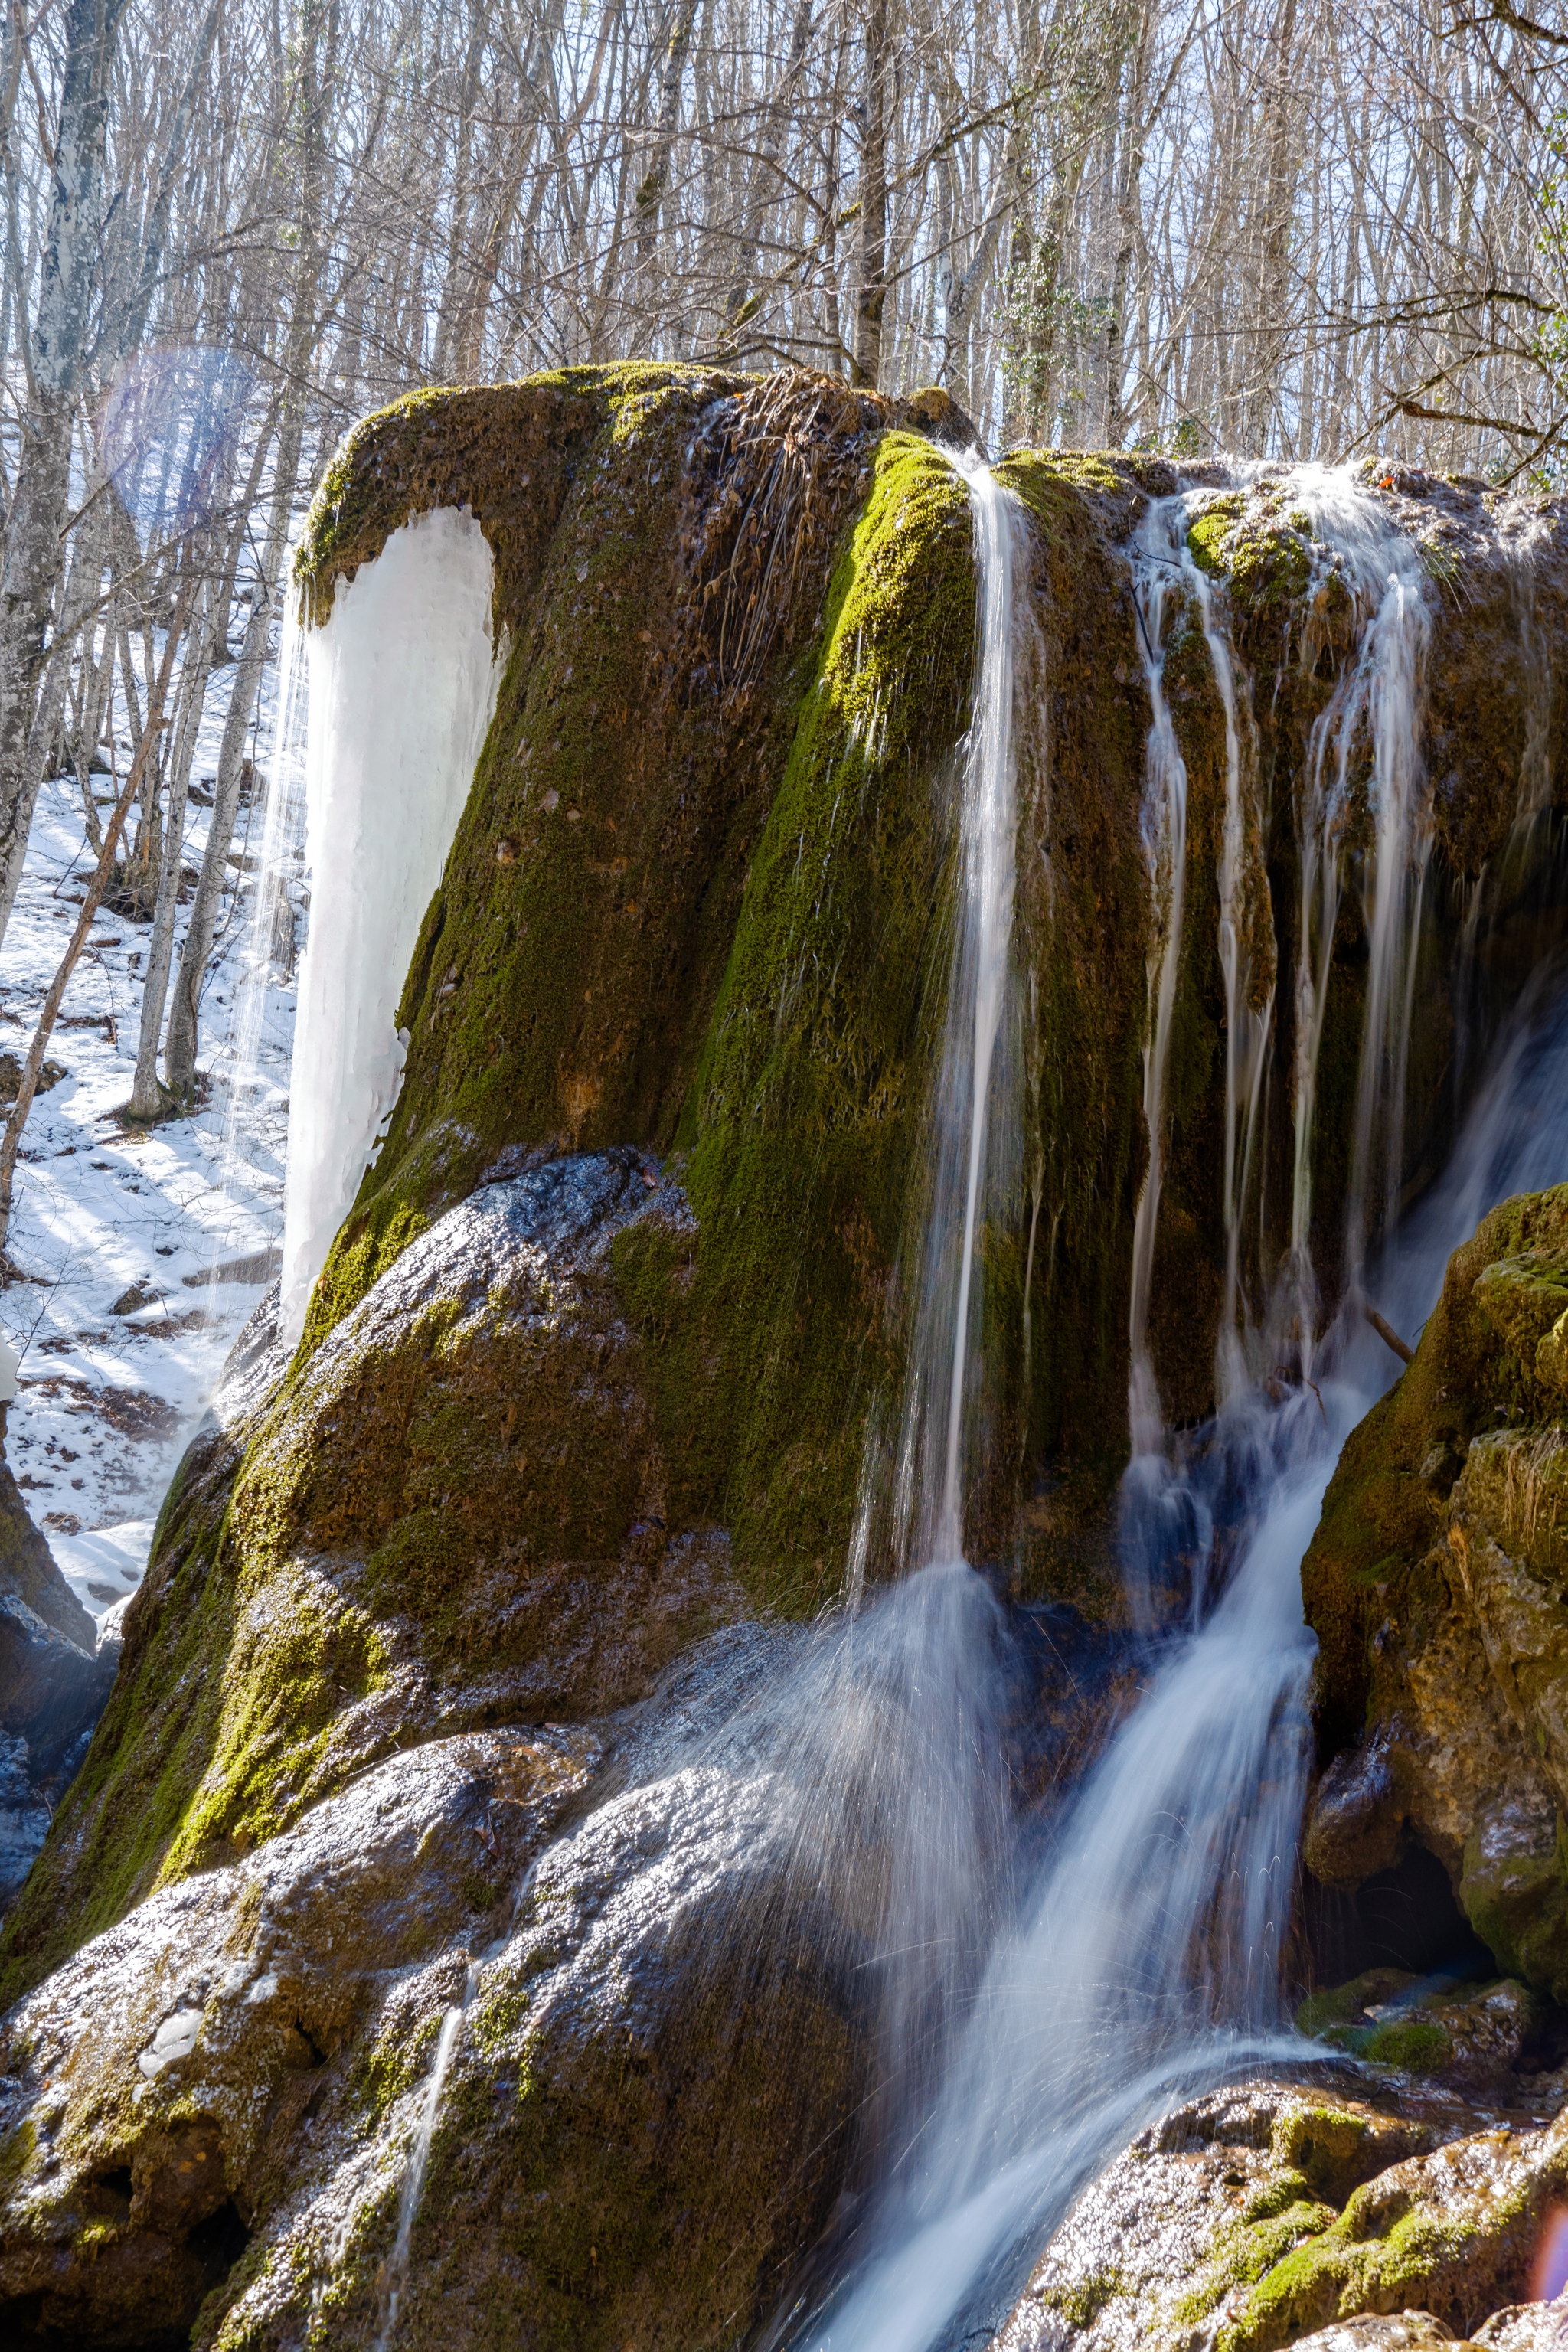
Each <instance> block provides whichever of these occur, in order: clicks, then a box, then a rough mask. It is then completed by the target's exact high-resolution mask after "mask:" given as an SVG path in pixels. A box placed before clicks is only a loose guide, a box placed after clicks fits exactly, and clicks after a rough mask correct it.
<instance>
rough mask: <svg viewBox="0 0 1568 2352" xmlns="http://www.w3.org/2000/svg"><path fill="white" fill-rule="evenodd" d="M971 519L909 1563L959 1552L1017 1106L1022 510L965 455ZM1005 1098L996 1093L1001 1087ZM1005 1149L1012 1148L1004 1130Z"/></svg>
mask: <svg viewBox="0 0 1568 2352" xmlns="http://www.w3.org/2000/svg"><path fill="white" fill-rule="evenodd" d="M955 463H958V464H959V465H960V467H961V470H962V471H963V474H964V478H965V480H966V481H967V484H968V488H969V500H970V509H971V513H972V515H973V530H974V558H975V575H976V597H975V617H976V623H977V630H976V636H977V646H978V664H977V670H976V680H975V690H974V708H973V713H972V715H971V719H970V725H969V732H968V736H967V739H966V741H965V744H964V751H963V792H962V797H961V801H960V808H959V839H958V888H957V908H956V918H957V919H956V922H955V926H954V931H953V947H952V969H951V973H950V978H949V983H948V993H947V1011H946V1020H945V1025H944V1034H943V1042H942V1056H941V1061H940V1063H939V1066H938V1077H937V1082H936V1093H935V1099H934V1101H933V1104H932V1114H933V1115H932V1119H931V1134H932V1162H933V1165H932V1181H931V1204H930V1209H929V1213H928V1214H927V1217H926V1220H925V1225H924V1230H923V1233H922V1234H921V1268H920V1275H919V1289H918V1293H917V1296H918V1298H919V1310H918V1317H917V1322H916V1329H915V1337H914V1343H913V1345H912V1346H911V1348H910V1357H909V1370H908V1376H907V1381H906V1387H905V1394H904V1402H903V1412H902V1418H901V1423H900V1434H899V1443H898V1452H897V1457H896V1484H895V1496H894V1518H895V1549H896V1553H897V1556H898V1557H899V1559H900V1560H901V1561H902V1562H904V1563H905V1564H906V1565H908V1566H910V1567H913V1568H920V1567H923V1566H925V1565H926V1564H927V1563H928V1562H930V1561H932V1560H960V1559H963V1425H964V1410H965V1405H966V1402H967V1401H968V1381H967V1377H966V1376H967V1372H968V1369H969V1362H970V1350H971V1339H972V1335H973V1331H974V1330H975V1328H976V1327H977V1325H978V1323H979V1320H980V1314H981V1305H982V1302H981V1299H980V1297H979V1284H978V1281H977V1276H976V1263H975V1244H976V1239H977V1235H978V1232H979V1226H980V1223H981V1220H982V1218H983V1216H984V1209H985V1196H986V1181H985V1180H986V1174H987V1165H988V1159H989V1158H991V1157H992V1156H994V1155H993V1152H992V1150H991V1147H993V1146H994V1145H995V1144H996V1143H997V1141H998V1140H999V1138H998V1135H997V1129H998V1128H999V1127H1000V1128H1003V1129H1005V1128H1007V1127H1008V1126H1009V1125H1010V1124H1011V1123H1012V1122H1013V1120H1015V1119H1016V1103H1014V1102H1012V1101H1011V1099H1010V1088H1009V1087H1008V1084H1007V1078H1008V1074H1007V1073H1005V1072H1004V1073H1002V1083H1001V1086H1000V1087H999V1088H998V1087H995V1086H994V1078H995V1077H996V1076H997V1073H996V1070H995V1061H996V1048H997V1041H998V1037H999V1035H1000V1033H1001V1028H1002V1018H1003V1011H1004V1006H1005V998H1006V992H1007V978H1008V956H1009V949H1010V945H1011V940H1012V933H1013V896H1014V867H1015V845H1016V835H1017V822H1018V816H1017V801H1016V758H1015V746H1014V701H1015V687H1014V680H1015V663H1014V658H1013V653H1014V628H1015V615H1014V574H1015V569H1016V552H1017V542H1018V540H1019V535H1020V533H1021V530H1022V523H1021V520H1020V516H1019V512H1018V509H1017V508H1016V504H1015V501H1014V500H1013V499H1012V498H1011V497H1010V495H1009V494H1008V492H1007V491H1006V490H1005V488H1003V486H1002V485H1001V484H1000V483H999V482H998V481H997V480H996V478H995V477H994V474H993V473H992V472H991V470H990V468H989V467H986V466H983V465H979V464H971V463H968V462H966V461H963V460H962V459H959V460H955ZM997 1092H1000V1094H1001V1095H1002V1097H1003V1099H1002V1100H1001V1101H1000V1103H994V1101H993V1097H994V1094H995V1093H997ZM1003 1141H1004V1149H1005V1139H1003Z"/></svg>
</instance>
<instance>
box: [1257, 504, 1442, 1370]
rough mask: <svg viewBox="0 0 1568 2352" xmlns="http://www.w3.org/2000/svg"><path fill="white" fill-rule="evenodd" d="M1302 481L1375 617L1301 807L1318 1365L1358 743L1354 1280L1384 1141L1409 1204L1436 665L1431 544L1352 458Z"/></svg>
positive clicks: (1296, 1202) (1299, 1118)
mask: <svg viewBox="0 0 1568 2352" xmlns="http://www.w3.org/2000/svg"><path fill="white" fill-rule="evenodd" d="M1287 488H1288V491H1289V495H1290V496H1291V497H1292V498H1293V499H1296V500H1298V501H1299V502H1300V505H1302V506H1303V507H1304V508H1305V509H1306V510H1307V512H1308V514H1309V515H1310V517H1311V519H1312V525H1313V530H1314V533H1315V535H1316V537H1317V538H1318V539H1319V540H1320V541H1324V542H1327V543H1328V544H1329V545H1330V546H1331V548H1332V550H1333V563H1334V568H1335V570H1336V571H1337V572H1338V574H1339V576H1340V578H1341V579H1342V581H1343V582H1344V583H1345V585H1346V586H1347V587H1348V589H1349V590H1350V592H1351V593H1352V596H1353V597H1354V599H1355V602H1356V604H1357V607H1358V609H1359V611H1360V613H1361V614H1362V615H1363V625H1362V630H1361V638H1360V647H1359V651H1358V653H1357V656H1356V658H1355V659H1354V661H1353V662H1352V664H1351V665H1350V666H1349V667H1347V668H1346V669H1345V670H1344V672H1343V673H1342V676H1341V678H1340V680H1339V683H1338V685H1337V687H1336V688H1335V690H1334V693H1333V695H1332V696H1331V699H1330V701H1329V704H1328V707H1327V709H1325V710H1324V711H1323V713H1322V714H1321V717H1320V719H1318V721H1317V723H1316V725H1315V727H1314V728H1313V730H1312V736H1311V740H1310V747H1309V766H1308V789H1307V792H1306V793H1305V795H1304V796H1303V799H1302V803H1301V808H1300V842H1299V846H1300V870H1301V898H1300V941H1301V953H1300V958H1299V962H1298V974H1297V992H1296V1070H1295V1122H1296V1133H1295V1160H1294V1169H1293V1176H1292V1190H1291V1203H1290V1251H1291V1268H1292V1286H1293V1291H1294V1298H1293V1305H1294V1308H1295V1315H1296V1321H1297V1324H1298V1327H1299V1334H1300V1357H1301V1363H1302V1368H1303V1370H1305V1371H1306V1372H1307V1373H1308V1375H1309V1376H1310V1373H1311V1370H1312V1364H1313V1347H1314V1334H1315V1328H1316V1321H1317V1315H1318V1304H1319V1302H1318V1289H1317V1282H1316V1278H1315V1276H1314V1273H1313V1269H1312V1264H1311V1244H1310V1234H1311V1214H1312V1178H1311V1162H1312V1134H1313V1122H1314V1117H1315V1112H1316V1105H1317V1080H1318V1060H1319V1055H1320V1052H1321V1046H1322V1041H1323V1028H1324V1023H1325V1020H1326V1018H1327V1013H1328V997H1329V983H1330V977H1331V969H1332V959H1333V945H1334V931H1335V927H1336V925H1337V923H1338V920H1339V910H1340V898H1341V893H1342V889H1343V887H1344V879H1345V876H1344V866H1345V863H1346V857H1347V848H1346V843H1347V835H1349V834H1350V832H1351V830H1352V826H1353V824H1354V823H1355V819H1356V816H1357V814H1358V809H1357V791H1358V778H1357V775H1356V772H1355V765H1354V762H1355V760H1356V757H1357V755H1358V754H1364V752H1365V751H1367V750H1370V752H1371V772H1370V775H1369V776H1368V777H1367V778H1366V781H1365V784H1364V794H1365V803H1366V814H1367V817H1368V818H1369V819H1370V829H1371V835H1372V838H1371V843H1370V846H1369V847H1368V848H1367V849H1366V851H1365V852H1364V853H1363V862H1362V875H1361V897H1362V902H1363V911H1364V916H1365V923H1366V934H1367V976H1366V998H1365V1007H1364V1012H1363V1023H1362V1050H1361V1066H1360V1072H1359V1076H1358V1078H1357V1083H1356V1106H1355V1123H1354V1130H1353V1138H1352V1176H1351V1190H1350V1199H1349V1203H1348V1208H1347V1213H1346V1221H1345V1239H1346V1268H1345V1271H1346V1277H1347V1280H1348V1282H1349V1284H1350V1286H1352V1288H1355V1287H1357V1286H1359V1285H1360V1282H1361V1279H1362V1274H1363V1255H1364V1251H1365V1245H1366V1238H1367V1231H1368V1215H1369V1208H1370V1203H1369V1202H1368V1199H1367V1196H1366V1187H1367V1185H1368V1183H1369V1182H1370V1181H1371V1177H1372V1173H1373V1146H1374V1142H1377V1143H1379V1144H1380V1146H1381V1153H1382V1160H1383V1171H1384V1199H1383V1202H1382V1204H1381V1206H1382V1209H1383V1213H1384V1221H1385V1230H1387V1231H1392V1227H1393V1224H1394V1222H1395V1220H1396V1218H1397V1214H1398V1205H1399V1186H1400V1176H1401V1170H1402V1164H1403V1159H1404V1112H1405V1062H1406V1057H1407V1055H1408V1051H1409V1041H1410V1016H1411V1010H1412V1004H1413V994H1414V990H1415V954H1416V947H1417V943H1418V939H1419V933H1420V925H1421V909H1422V899H1423V891H1424V886H1425V880H1426V861H1427V856H1428V853H1429V848H1430V828H1429V823H1428V814H1429V812H1428V793H1427V789H1426V769H1425V764H1424V762H1423V760H1422V756H1421V732H1420V706H1421V673H1422V667H1423V664H1424V662H1425V658H1426V641H1427V636H1428V634H1429V630H1430V616H1429V613H1428V609H1427V604H1426V574H1425V572H1424V570H1423V567H1422V564H1421V560H1420V557H1419V555H1418V553H1417V551H1416V550H1415V548H1414V547H1413V546H1412V545H1411V544H1410V542H1409V541H1408V540H1406V539H1405V538H1404V537H1403V536H1402V535H1401V534H1400V533H1399V532H1398V531H1397V530H1394V528H1393V526H1392V524H1391V523H1390V522H1389V520H1388V518H1387V516H1386V514H1385V513H1384V509H1382V508H1381V507H1380V506H1379V504H1378V502H1377V501H1376V499H1373V498H1372V497H1371V496H1370V495H1369V494H1368V492H1367V491H1366V490H1365V489H1363V488H1362V487H1361V486H1360V485H1359V484H1358V483H1357V481H1356V480H1355V478H1354V477H1353V476H1352V473H1351V470H1350V469H1349V468H1348V467H1344V468H1341V469H1338V470H1336V471H1330V470H1327V469H1325V468H1323V467H1300V468H1299V469H1298V470H1297V471H1296V472H1295V473H1293V474H1292V475H1291V476H1290V477H1289V482H1288V485H1287Z"/></svg>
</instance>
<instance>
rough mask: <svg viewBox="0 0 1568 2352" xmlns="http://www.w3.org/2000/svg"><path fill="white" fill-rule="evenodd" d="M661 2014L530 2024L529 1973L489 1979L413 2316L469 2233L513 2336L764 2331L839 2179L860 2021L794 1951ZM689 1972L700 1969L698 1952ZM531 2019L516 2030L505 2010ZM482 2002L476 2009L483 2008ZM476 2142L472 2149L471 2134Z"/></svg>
mask: <svg viewBox="0 0 1568 2352" xmlns="http://www.w3.org/2000/svg"><path fill="white" fill-rule="evenodd" d="M705 1957H706V1959H707V1962H708V1972H707V1978H706V1984H705V1990H703V1991H701V1992H700V1993H698V1994H697V1995H696V1997H695V1998H694V1999H693V2000H692V2001H691V2003H690V2004H689V2006H684V2007H682V2008H680V2009H679V2013H678V2014H677V2015H673V2016H672V2015H669V2014H668V2013H667V2014H666V2015H665V2016H664V2017H663V2018H662V2019H661V2021H659V2022H658V2024H657V2025H655V2026H653V2027H652V2028H651V2029H649V2028H647V2027H639V2029H638V2030H637V2031H636V2032H627V2031H626V2026H625V2025H623V2026H621V2027H620V2028H618V2029H616V2030H615V2031H611V2030H608V2029H606V2030H605V2031H603V2032H594V2033H590V2034H587V2035H583V2036H578V2035H575V2034H574V2035H573V2037H572V2039H571V2054H570V2058H569V2060H565V2061H564V2063H563V2051H562V2048H561V2044H560V2041H559V2030H557V2039H556V2040H555V2041H550V2040H548V2039H546V2038H544V2037H543V2034H542V2031H536V2032H531V2031H530V2029H529V2026H528V2023H527V2008H526V2001H525V2000H523V2001H521V2004H520V2003H519V2000H518V1997H519V1995H520V1994H521V1993H522V1992H523V1991H525V1990H526V1988H525V1985H521V1984H519V1983H518V1981H517V1980H516V1979H513V1980H512V1982H511V1985H510V1993H509V1994H508V1995H507V1996H506V1997H505V1998H503V1999H502V2000H501V2002H500V2006H498V2005H497V2000H498V1994H499V1993H500V1991H501V1988H500V1987H498V1986H497V1985H494V1984H492V1985H490V1986H489V1987H488V1988H487V1989H486V1992H485V1993H484V1994H483V1995H481V2001H480V2004H479V2012H478V2013H477V2015H476V2020H475V2024H476V2026H478V2027H479V2031H480V2032H481V2033H482V2036H483V2050H484V2053H485V2054H484V2063H482V2064H476V2063H474V2057H475V2053H477V2052H478V2051H479V2047H480V2045H479V2043H478V2042H474V2041H473V2040H472V2039H471V2038H468V2037H466V2038H465V2045H464V2046H465V2052H466V2053H468V2054H467V2056H466V2057H465V2060H464V2061H463V2063H460V2064H459V2067H458V2070H457V2072H456V2074H455V2076H454V2079H453V2081H452V2082H451V2084H449V2086H448V2090H447V2097H446V2099H445V2100H444V2102H443V2105H442V2110H441V2116H440V2119H439V2122H438V2124H437V2130H436V2134H435V2137H434V2140H433V2142H432V2146H431V2150H430V2162H429V2169H428V2172H427V2175H426V2189H425V2194H424V2198H423V2200H422V2203H421V2209H420V2213H419V2218H418V2221H417V2223H416V2229H415V2235H414V2245H413V2256H414V2259H413V2262H412V2264H411V2268H410V2284H409V2295H408V2325H409V2326H410V2329H411V2333H412V2334H413V2336H414V2337H415V2339H416V2340H426V2338H428V2339H429V2340H434V2339H435V2337H436V2336H437V2334H438V2317H437V2315H438V2314H439V2312H440V2309H441V2305H442V2298H443V2296H444V2295H445V2294H448V2293H450V2292H451V2291H452V2290H453V2286H454V2284H455V2283H456V2282H457V2281H458V2279H460V2278H461V2276H462V2275H463V2252H462V2250H463V2247H464V2244H465V2241H466V2239H467V2237H468V2235H469V2234H470V2233H472V2232H474V2231H476V2230H479V2229H482V2231H483V2232H484V2235H485V2237H486V2239H487V2240H488V2241H489V2242H491V2243H492V2244H494V2245H496V2246H497V2247H498V2248H499V2250H500V2255H501V2259H500V2261H499V2262H498V2263H497V2264H496V2265H495V2268H494V2270H493V2272H492V2274H491V2275H492V2281H493V2284H492V2286H491V2288H490V2293H491V2294H492V2296H493V2303H492V2306H491V2318H490V2324H491V2326H492V2327H493V2329H494V2333H495V2338H496V2341H497V2342H498V2343H504V2342H511V2341H513V2340H521V2338H522V2337H523V2336H526V2338H527V2340H528V2341H529V2342H531V2343H536V2344H538V2345H540V2346H542V2347H552V2348H553V2347H559V2352H613V2347H620V2346H622V2345H624V2344H625V2343H626V2341H627V2339H628V2337H630V2336H645V2335H646V2334H647V2332H648V2328H649V2304H650V2299H651V2300H652V2302H653V2305H654V2308H655V2310H656V2311H657V2313H658V2329H659V2333H660V2337H661V2340H668V2341H669V2342H671V2343H685V2344H692V2345H703V2346H713V2347H719V2346H721V2345H739V2344H740V2343H742V2342H743V2341H746V2340H748V2339H749V2336H750V2334H751V2332H752V2328H753V2327H754V2326H755V2324H756V2322H757V2320H758V2318H759V2317H760V2316H761V2315H763V2311H764V2310H765V2308H766V2307H768V2306H769V2305H771V2303H772V2302H773V2298H774V2296H775V2295H776V2294H777V2293H778V2292H779V2291H780V2290H781V2288H782V2286H783V2284H784V2278H785V2276H786V2274H787V2271H788V2266H789V2264H790V2263H791V2262H792V2261H793V2260H794V2259H795V2257H796V2256H798V2253H799V2252H800V2251H801V2250H802V2249H803V2247H804V2246H805V2244H806V2243H808V2242H810V2240H811V2238H812V2237H813V2236H814V2235H815V2234H816V2231H817V2230H819V2229H820V2228H821V2226H822V2224H823V2222H824V2221H825V2220H826V2213H827V2210H828V2209H829V2207H830V2205H831V2202H832V2199H833V2196H834V2194H835V2193H836V2188H837V2180H838V2179H839V2166H840V2164H841V2162H842V2156H843V2147H842V2142H843V2137H844V2135H845V2134H846V2132H847V2129H848V2128H849V2126H850V2124H851V2122H852V2119H853V2116H854V2114H855V2111H856V2101H857V2095H858V2088H859V2084H860V2071H859V2066H858V2056H857V2045H856V2042H855V2040H854V2038H853V2036H852V2035H851V2033H850V2032H848V2031H847V2026H846V2023H845V2021H844V2020H843V2019H841V2018H840V2017H839V2016H838V2015H837V2013H836V2012H835V2011H833V2010H832V2009H831V2008H830V2007H828V2006H826V2004H825V2003H824V2002H823V2000H822V1999H821V1997H820V1994H819V1993H818V1992H817V1991H816V1990H813V1989H812V1988H811V1987H810V1986H809V1984H808V1982H807V1981H806V1980H805V1979H804V1978H803V1977H802V1976H801V1975H800V1973H799V1972H798V1971H796V1970H795V1969H790V1970H789V1971H788V1972H787V1974H786V1975H785V1976H784V1979H773V1978H772V1977H771V1976H770V1977H768V1978H767V1979H766V1983H765V1985H764V1984H763V1982H759V1983H757V1984H755V1985H750V1984H748V1983H747V1982H746V1981H745V1980H744V1979H743V1978H742V1980H741V1981H736V1980H735V1979H734V1978H733V1976H732V1975H731V1973H730V1971H729V1970H728V1969H725V1970H723V1971H722V1972H721V1973H722V1977H723V1980H722V1982H721V1983H719V1984H715V1983H714V1982H713V1980H712V1970H713V1961H714V1952H713V1949H712V1948H711V1946H709V1947H708V1948H706V1954H705ZM675 1980H676V1981H678V1982H680V1983H684V1984H686V1985H688V1986H690V1987H697V1986H699V1985H703V1984H704V1973H703V1971H702V1970H701V1969H699V1968H697V1967H696V1966H695V1965H694V1964H690V1963H689V1964H688V1968H687V1969H686V1970H685V1971H684V1972H683V1973H681V1974H680V1975H679V1977H678V1978H677V1979H675ZM508 2008H511V2009H513V2010H514V2011H515V2013H516V2014H517V2016H518V2017H519V2018H520V2020H521V2024H520V2025H519V2027H518V2028H517V2030H515V2031H503V2030H502V2027H501V2018H502V2014H503V2011H504V2010H506V2009H508ZM481 2018H482V2019H483V2022H482V2024H481V2023H480V2020H481ZM479 2150H482V2151H483V2157H482V2161H479V2162H476V2161H475V2153H476V2151H479Z"/></svg>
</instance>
